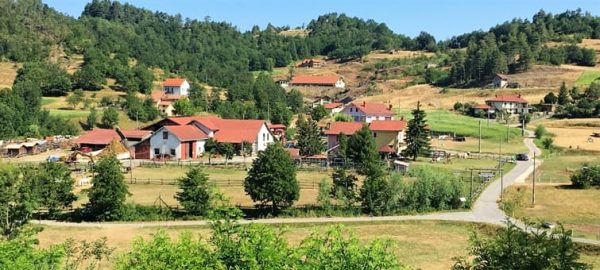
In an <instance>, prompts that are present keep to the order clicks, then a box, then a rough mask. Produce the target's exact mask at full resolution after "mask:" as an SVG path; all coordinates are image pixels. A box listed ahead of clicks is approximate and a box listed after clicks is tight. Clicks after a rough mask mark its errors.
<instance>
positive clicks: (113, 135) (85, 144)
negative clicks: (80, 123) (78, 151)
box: [74, 128, 121, 151]
mask: <svg viewBox="0 0 600 270" xmlns="http://www.w3.org/2000/svg"><path fill="white" fill-rule="evenodd" d="M115 139H116V140H119V141H120V140H121V136H120V135H119V133H117V131H116V130H114V129H102V128H97V129H92V130H90V131H88V132H86V133H84V134H83V135H81V136H79V138H77V139H75V141H74V143H75V144H77V146H78V147H79V148H84V149H85V148H87V149H90V150H91V151H97V150H102V149H104V148H105V147H106V146H107V145H109V144H110V142H111V141H112V140H115Z"/></svg>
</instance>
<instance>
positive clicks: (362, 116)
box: [342, 101, 395, 123]
mask: <svg viewBox="0 0 600 270" xmlns="http://www.w3.org/2000/svg"><path fill="white" fill-rule="evenodd" d="M342 113H344V114H347V115H350V116H351V117H352V119H354V121H355V122H365V123H371V122H372V121H373V120H393V119H394V115H395V113H394V112H393V111H392V105H391V104H390V105H386V104H382V103H367V102H364V101H363V102H353V103H351V104H350V105H348V106H346V107H345V108H344V109H343V110H342Z"/></svg>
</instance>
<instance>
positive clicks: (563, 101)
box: [558, 82, 569, 106]
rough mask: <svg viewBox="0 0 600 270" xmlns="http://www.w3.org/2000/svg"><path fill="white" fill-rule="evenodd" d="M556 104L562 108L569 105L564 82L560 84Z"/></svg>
mask: <svg viewBox="0 0 600 270" xmlns="http://www.w3.org/2000/svg"><path fill="white" fill-rule="evenodd" d="M558 104H559V105H563V106H564V105H567V104H569V92H568V90H567V85H566V84H565V82H562V84H561V85H560V90H559V91H558Z"/></svg>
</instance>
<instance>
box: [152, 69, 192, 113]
mask: <svg viewBox="0 0 600 270" xmlns="http://www.w3.org/2000/svg"><path fill="white" fill-rule="evenodd" d="M189 88H190V84H189V83H188V82H187V80H186V79H181V78H170V79H166V80H165V81H164V82H163V89H162V91H154V92H152V95H151V96H152V100H154V102H155V103H156V107H157V108H158V110H159V112H160V113H161V114H163V115H166V116H172V115H174V114H175V108H174V107H173V103H175V101H177V100H179V99H182V98H187V96H188V94H189V93H188V90H189Z"/></svg>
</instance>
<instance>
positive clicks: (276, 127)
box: [267, 124, 286, 141]
mask: <svg viewBox="0 0 600 270" xmlns="http://www.w3.org/2000/svg"><path fill="white" fill-rule="evenodd" d="M267 126H268V127H269V130H270V131H271V134H273V136H275V138H276V139H277V140H279V141H284V140H285V130H286V127H285V125H283V124H268V125H267Z"/></svg>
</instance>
